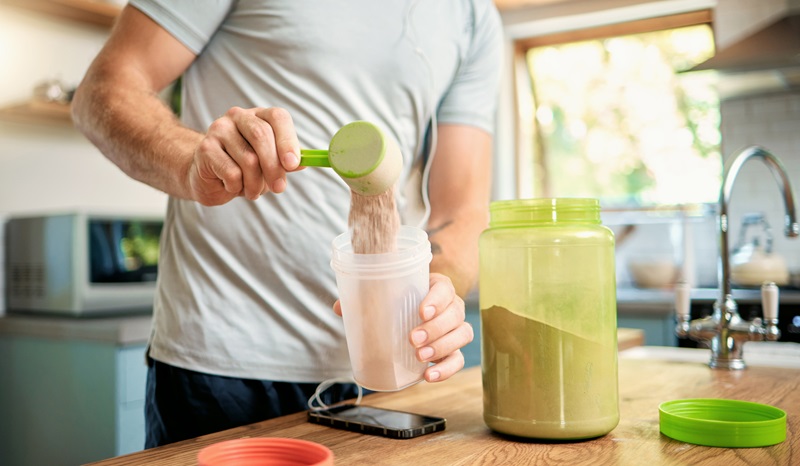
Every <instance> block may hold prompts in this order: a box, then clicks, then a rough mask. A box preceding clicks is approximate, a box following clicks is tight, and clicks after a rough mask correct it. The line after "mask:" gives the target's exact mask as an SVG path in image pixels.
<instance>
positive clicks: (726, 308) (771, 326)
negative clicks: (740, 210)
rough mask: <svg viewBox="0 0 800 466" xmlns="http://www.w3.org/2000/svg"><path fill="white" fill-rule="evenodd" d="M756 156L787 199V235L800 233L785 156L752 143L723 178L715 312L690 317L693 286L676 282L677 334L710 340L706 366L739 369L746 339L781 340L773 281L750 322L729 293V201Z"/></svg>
mask: <svg viewBox="0 0 800 466" xmlns="http://www.w3.org/2000/svg"><path fill="white" fill-rule="evenodd" d="M752 158H760V159H762V160H763V161H764V162H765V163H766V164H767V166H768V167H769V168H770V170H771V171H772V175H773V177H774V178H775V181H777V183H778V185H779V186H780V188H781V194H782V195H783V203H784V205H785V206H786V231H785V233H786V236H789V237H797V236H798V235H800V225H798V223H797V212H796V211H795V204H794V192H793V191H792V185H791V182H790V181H789V175H788V173H787V172H786V168H784V166H783V164H782V163H781V161H780V160H779V159H778V158H777V157H775V156H774V155H772V154H771V153H769V152H767V151H766V150H765V149H763V148H761V147H758V146H752V147H748V148H746V149H744V150H742V151H741V152H739V153H738V154H736V155H735V156H734V157H733V159H732V160H731V163H730V165H729V166H728V168H727V170H725V174H724V176H723V179H722V188H721V189H720V194H719V246H720V252H719V269H718V272H719V288H720V297H719V298H718V299H717V301H716V302H715V303H714V312H713V313H712V315H710V316H708V317H705V318H702V319H696V320H690V316H689V311H688V309H689V291H688V288H686V286H687V285H685V284H681V286H677V285H676V311H677V314H678V315H677V317H678V325H677V326H676V328H675V333H676V334H677V335H678V336H679V337H687V336H688V337H689V338H691V339H693V340H696V341H699V342H701V343H705V344H707V345H708V346H709V347H710V348H711V360H710V361H709V363H708V365H709V366H710V367H712V368H715V369H728V370H741V369H744V368H745V367H746V365H745V362H744V357H743V352H742V348H743V346H744V344H745V343H746V342H748V341H754V340H777V339H779V338H780V330H778V288H777V286H776V285H775V284H774V283H764V284H762V286H761V293H762V308H763V314H764V319H763V320H762V319H761V318H756V319H753V320H751V321H747V320H744V319H742V318H741V316H740V315H739V311H738V309H737V306H736V301H735V300H734V299H733V294H732V293H731V270H730V269H731V266H730V250H729V249H728V229H729V227H730V220H729V218H728V205H729V204H730V200H731V192H732V191H733V183H734V181H736V177H737V176H738V175H739V172H740V171H741V169H742V166H743V165H744V164H745V162H747V161H748V160H750V159H752Z"/></svg>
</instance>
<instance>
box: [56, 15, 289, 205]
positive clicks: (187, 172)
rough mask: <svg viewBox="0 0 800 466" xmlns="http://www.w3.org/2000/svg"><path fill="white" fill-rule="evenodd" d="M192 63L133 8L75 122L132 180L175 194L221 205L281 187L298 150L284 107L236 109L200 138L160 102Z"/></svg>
mask: <svg viewBox="0 0 800 466" xmlns="http://www.w3.org/2000/svg"><path fill="white" fill-rule="evenodd" d="M194 59H195V54H194V53H193V52H192V51H191V50H189V49H188V48H186V47H185V46H184V45H183V44H182V43H181V42H180V41H178V40H177V39H175V38H174V37H173V36H172V35H171V34H169V33H168V32H167V31H165V30H164V29H163V28H161V27H160V26H159V25H158V24H156V23H155V22H154V21H152V20H151V19H150V18H149V17H148V16H146V15H145V14H144V13H142V12H140V11H139V10H137V9H136V8H134V7H131V6H127V7H125V8H124V9H123V11H122V14H121V15H120V17H119V19H118V20H117V24H116V25H115V27H114V29H113V31H112V33H111V36H110V38H109V40H108V42H107V43H106V45H105V46H104V47H103V49H102V50H101V51H100V53H99V55H98V56H97V58H95V60H94V62H93V63H92V65H91V66H90V68H89V70H88V72H87V73H86V76H85V78H84V80H83V82H82V83H81V84H80V86H79V87H78V89H77V91H76V93H75V98H74V101H73V110H72V114H73V119H74V121H75V124H76V126H77V127H78V128H79V129H80V130H81V131H82V132H83V133H84V134H86V136H87V137H88V138H89V139H90V140H91V141H92V142H93V143H94V144H95V145H96V146H97V147H98V148H99V149H100V150H101V152H103V154H105V156H106V157H108V158H109V159H110V160H111V161H112V162H114V163H115V164H116V165H117V166H118V167H120V169H122V170H123V171H124V172H125V173H126V174H128V175H129V176H130V177H132V178H134V179H136V180H139V181H142V182H144V183H146V184H148V185H150V186H153V187H154V188H156V189H159V190H161V191H164V192H166V193H168V194H170V195H172V196H176V197H180V198H184V199H192V200H196V201H198V202H200V203H202V204H205V205H218V204H223V203H225V202H228V201H229V200H231V199H233V198H234V197H237V196H246V197H247V198H248V199H256V198H258V197H259V196H260V195H261V194H263V193H265V192H268V191H273V192H281V191H283V190H284V189H285V187H286V171H291V170H294V169H296V168H297V164H298V162H299V157H297V155H296V154H299V150H300V149H299V144H298V142H297V136H296V133H295V130H294V124H293V123H292V120H291V117H290V116H289V114H288V113H287V112H286V111H285V110H283V109H276V108H255V109H241V108H237V107H233V108H231V109H230V110H229V111H228V112H227V113H226V114H225V115H223V116H221V117H220V118H219V119H217V120H216V121H214V122H213V123H212V124H211V126H210V127H209V129H208V131H207V132H206V134H202V133H199V132H197V131H194V130H192V129H189V128H186V127H184V126H182V125H181V123H180V122H179V121H178V119H177V118H176V117H175V115H174V114H173V113H172V111H171V110H170V109H169V108H168V107H167V106H166V105H165V104H164V103H163V102H161V100H160V99H159V98H158V92H160V91H161V90H162V89H164V88H165V87H166V86H167V85H169V84H170V83H171V82H173V81H174V80H175V79H177V78H178V76H180V75H181V74H182V73H183V72H184V71H185V70H186V69H187V68H188V67H189V65H190V64H191V63H192V61H193V60H194ZM279 154H280V157H279Z"/></svg>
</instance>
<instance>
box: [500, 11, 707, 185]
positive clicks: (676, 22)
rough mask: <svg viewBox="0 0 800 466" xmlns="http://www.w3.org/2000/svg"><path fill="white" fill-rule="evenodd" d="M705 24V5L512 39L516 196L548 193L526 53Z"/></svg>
mask: <svg viewBox="0 0 800 466" xmlns="http://www.w3.org/2000/svg"><path fill="white" fill-rule="evenodd" d="M702 24H706V25H709V26H710V27H711V28H712V30H713V27H714V22H713V8H712V7H711V6H705V7H702V8H699V9H696V10H692V11H682V12H674V13H669V14H663V15H659V16H653V17H644V18H639V19H632V20H627V21H623V22H619V23H614V24H601V25H594V26H586V27H582V28H578V29H574V30H569V31H552V32H548V33H544V34H541V35H526V36H522V37H516V38H512V40H511V43H510V48H511V70H512V71H511V72H512V75H511V76H512V79H511V84H512V92H511V93H512V95H513V112H514V118H513V121H514V129H513V147H514V148H515V154H516V155H515V156H514V173H515V176H514V186H515V193H514V195H515V197H516V198H531V197H547V196H549V195H550V193H551V192H552V188H551V186H550V181H549V179H548V176H547V165H546V160H545V158H544V157H543V150H541V149H542V148H541V147H539V148H537V150H534V144H538V143H540V141H539V139H538V138H535V137H534V136H535V134H534V132H535V124H536V122H535V108H534V96H533V93H532V87H533V86H532V82H531V76H530V75H529V73H528V64H527V59H526V55H527V53H528V50H530V49H531V48H535V47H542V46H548V45H558V44H564V43H569V42H580V41H586V40H596V39H605V38H609V37H617V36H625V35H631V34H641V33H647V32H656V31H663V30H667V29H677V28H681V27H688V26H697V25H702Z"/></svg>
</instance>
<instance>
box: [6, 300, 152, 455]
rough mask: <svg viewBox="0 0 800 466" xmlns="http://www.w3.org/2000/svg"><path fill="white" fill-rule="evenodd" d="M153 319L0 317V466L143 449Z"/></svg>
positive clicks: (136, 317)
mask: <svg viewBox="0 0 800 466" xmlns="http://www.w3.org/2000/svg"><path fill="white" fill-rule="evenodd" d="M149 329H150V316H132V317H119V318H93V319H76V318H55V317H48V316H32V317H28V316H21V315H8V316H6V317H4V318H1V319H0V380H2V383H1V384H0V413H2V416H0V464H4V465H15V466H27V465H31V466H33V465H43V464H83V463H87V462H91V461H96V460H100V459H102V458H107V457H109V456H118V455H122V454H126V453H131V452H135V451H139V450H141V449H143V448H144V394H145V379H146V373H147V367H146V365H145V359H144V353H145V347H146V342H147V337H148V335H149V331H150V330H149Z"/></svg>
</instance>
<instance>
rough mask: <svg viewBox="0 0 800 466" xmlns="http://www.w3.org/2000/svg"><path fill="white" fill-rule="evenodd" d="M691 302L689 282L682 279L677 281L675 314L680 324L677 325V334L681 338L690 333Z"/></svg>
mask: <svg viewBox="0 0 800 466" xmlns="http://www.w3.org/2000/svg"><path fill="white" fill-rule="evenodd" d="M690 304H691V287H690V286H689V284H688V283H687V282H684V281H680V282H677V283H675V314H676V317H677V321H678V325H676V326H675V334H676V335H677V336H679V337H681V338H685V337H687V336H688V335H689V318H690V311H689V309H690V306H689V305H690Z"/></svg>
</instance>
